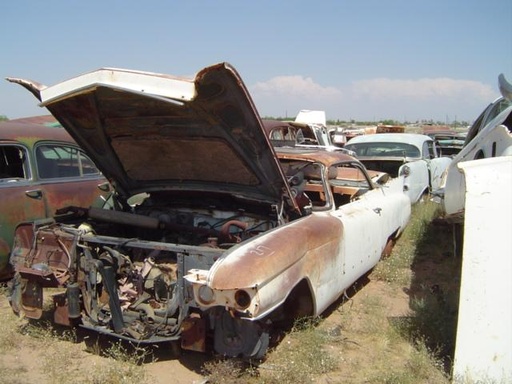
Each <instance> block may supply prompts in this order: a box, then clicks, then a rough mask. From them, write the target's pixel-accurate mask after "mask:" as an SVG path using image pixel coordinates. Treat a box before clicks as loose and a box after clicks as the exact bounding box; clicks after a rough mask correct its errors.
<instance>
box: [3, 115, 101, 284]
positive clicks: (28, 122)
mask: <svg viewBox="0 0 512 384" xmlns="http://www.w3.org/2000/svg"><path fill="white" fill-rule="evenodd" d="M55 122H56V120H55V118H54V117H53V116H37V117H34V118H23V119H17V120H9V121H5V122H2V123H0V150H3V149H6V150H7V149H13V150H15V151H18V152H19V153H20V155H18V156H22V158H20V159H19V160H18V161H19V163H14V164H11V162H14V161H16V158H13V159H6V158H4V157H3V156H4V155H3V156H2V159H0V170H1V172H0V278H2V277H4V276H9V275H10V273H11V270H10V269H9V267H8V256H9V254H10V252H11V247H12V242H13V235H14V230H15V227H16V226H17V225H18V224H20V223H22V222H25V221H33V220H37V219H43V218H48V217H52V216H54V215H55V212H56V210H57V209H58V208H61V207H65V206H85V207H88V206H89V205H91V204H92V203H93V202H94V201H95V200H96V199H97V198H98V197H99V196H100V195H101V194H102V193H103V194H104V195H106V192H102V191H100V190H99V189H98V185H99V184H101V183H106V181H107V180H106V179H105V178H104V177H103V176H102V175H101V174H97V175H91V176H84V177H67V178H55V179H40V178H39V175H38V171H37V167H38V160H37V159H36V154H35V148H36V147H37V146H38V145H39V144H40V143H46V144H49V143H52V144H54V145H65V146H72V147H73V148H78V146H77V145H76V143H75V141H74V140H73V139H72V138H71V136H70V135H69V134H68V133H67V132H66V131H65V130H64V129H63V128H61V127H58V126H54V123H55ZM2 154H5V152H2ZM21 154H23V155H21ZM14 165H15V166H16V172H17V173H9V172H14V171H12V170H11V169H13V168H12V166H14ZM9 167H10V168H9ZM19 172H23V174H21V173H19Z"/></svg>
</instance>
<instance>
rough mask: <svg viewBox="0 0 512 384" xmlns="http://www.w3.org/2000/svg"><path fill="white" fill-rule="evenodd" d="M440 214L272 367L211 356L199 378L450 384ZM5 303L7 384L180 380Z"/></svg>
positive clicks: (418, 224) (290, 342)
mask: <svg viewBox="0 0 512 384" xmlns="http://www.w3.org/2000/svg"><path fill="white" fill-rule="evenodd" d="M436 209H437V207H436V206H435V205H434V204H431V203H425V204H419V205H417V206H415V207H414V210H413V217H412V220H411V222H410V224H409V226H408V227H407V229H406V230H405V232H404V233H403V235H402V236H401V238H400V239H399V240H398V242H397V244H396V245H395V248H394V250H393V253H392V255H391V256H390V257H388V258H386V259H385V260H382V261H381V262H380V263H379V265H378V266H377V267H376V268H375V269H374V271H373V272H372V273H371V274H370V275H369V276H367V277H366V278H363V279H361V280H360V281H358V282H357V284H356V285H355V286H354V288H353V289H352V290H351V292H348V297H349V299H344V300H340V301H339V302H338V303H336V304H335V305H333V306H332V307H331V308H330V309H329V310H328V311H327V313H326V314H325V316H324V317H322V318H315V319H302V320H301V321H299V322H297V323H296V324H295V326H294V327H293V329H292V330H291V331H290V332H289V333H287V334H286V335H283V336H282V340H280V342H279V343H278V344H277V345H276V346H275V348H274V349H273V350H271V351H270V352H269V353H268V355H267V358H266V360H265V361H264V362H259V363H258V364H254V363H251V362H246V361H240V360H237V359H218V358H214V357H211V358H210V359H207V360H206V362H205V363H204V362H199V361H200V359H199V358H198V357H199V355H192V360H194V359H195V360H197V361H198V363H197V364H198V368H197V370H198V373H200V374H201V375H202V376H203V377H204V378H205V380H208V381H207V382H208V383H210V384H214V383H225V384H237V383H249V384H250V383H267V384H274V383H276V384H277V383H284V384H286V383H293V384H302V383H311V382H316V383H338V382H343V383H348V384H351V383H352V384H359V383H371V384H377V383H379V384H380V383H389V384H393V383H397V384H398V383H399V384H408V383H411V384H412V383H415V384H416V383H429V384H430V383H434V384H448V383H449V382H450V381H449V373H450V367H451V360H452V357H453V348H454V336H455V324H456V314H457V313H456V308H457V300H458V296H457V294H458V284H459V281H458V274H457V273H458V271H459V270H460V260H457V259H456V258H454V257H453V256H452V255H451V253H450V251H451V234H450V230H449V228H447V227H443V226H442V225H437V224H434V221H433V219H435V217H436V215H437V210H436ZM0 294H1V295H2V296H3V297H2V301H0V304H1V305H2V306H3V308H0V309H2V321H1V322H0V350H1V351H2V354H0V382H1V383H7V384H21V383H33V382H37V383H40V384H45V383H48V384H52V383H57V382H58V383H62V384H66V383H78V384H80V383H83V384H86V383H88V384H90V383H92V384H95V383H106V384H121V383H122V384H131V383H139V384H143V383H149V382H151V383H157V382H158V383H162V382H167V381H166V380H167V379H169V380H171V378H172V379H173V380H175V379H177V378H176V377H174V372H176V371H175V370H174V369H175V368H176V367H177V364H178V365H179V364H180V361H176V363H175V364H174V365H172V364H173V362H170V363H169V364H171V366H172V367H174V368H171V369H170V370H166V371H165V373H161V372H159V373H161V377H157V379H160V381H158V380H155V377H151V376H150V375H149V374H148V368H149V367H150V366H151V365H152V362H153V359H152V358H151V356H150V355H148V352H146V350H144V349H138V348H131V347H127V346H126V345H125V344H122V343H116V344H107V345H106V344H105V343H104V342H101V343H100V342H98V341H94V340H92V337H91V336H89V337H90V339H89V340H85V339H84V337H83V336H80V335H77V334H76V333H75V332H73V331H69V330H63V329H61V328H59V327H57V326H55V325H54V324H52V323H51V322H39V323H36V322H34V323H33V322H29V321H27V320H26V319H19V318H17V317H16V316H14V314H12V313H11V311H10V310H9V308H7V303H6V300H5V294H6V292H5V289H3V290H2V292H0ZM194 356H195V357H194ZM185 358H187V356H185ZM189 358H190V355H189ZM187 363H188V364H189V366H190V367H193V366H194V364H195V363H192V364H191V363H190V361H188V362H187ZM175 381H176V382H181V383H184V382H191V381H179V380H175ZM197 382H200V381H197Z"/></svg>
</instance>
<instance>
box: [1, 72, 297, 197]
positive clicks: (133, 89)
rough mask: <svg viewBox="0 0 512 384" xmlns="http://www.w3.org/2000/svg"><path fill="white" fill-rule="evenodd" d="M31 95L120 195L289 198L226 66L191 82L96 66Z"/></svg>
mask: <svg viewBox="0 0 512 384" xmlns="http://www.w3.org/2000/svg"><path fill="white" fill-rule="evenodd" d="M8 80H9V81H12V82H16V83H19V84H21V85H23V86H24V87H25V88H27V89H29V90H30V91H31V92H32V93H33V94H34V95H35V96H36V97H38V98H39V99H40V101H41V106H44V107H47V108H48V110H49V111H50V112H51V113H52V114H53V115H54V116H55V117H56V118H57V119H58V120H59V122H60V123H61V124H62V125H63V126H64V128H65V129H66V130H67V131H68V132H69V133H70V134H71V135H72V136H73V138H74V139H75V140H76V141H77V143H78V144H79V145H80V146H81V147H82V148H84V149H85V150H86V151H87V152H88V154H89V155H90V156H91V158H92V159H93V160H94V162H95V163H96V164H97V166H98V167H99V168H100V169H101V171H102V172H103V173H104V175H105V176H107V177H108V178H109V179H110V180H111V181H112V182H113V183H115V185H116V189H117V190H118V192H119V193H121V194H124V195H126V196H130V195H133V194H136V193H139V192H148V191H156V190H158V191H161V190H179V191H189V190H194V191H212V192H221V193H230V194H235V195H241V196H243V197H246V198H251V199H256V200H264V201H270V202H277V201H280V200H281V199H282V197H283V196H282V195H283V191H284V192H285V193H288V194H289V193H290V190H289V187H288V185H287V183H286V179H285V177H284V174H283V173H282V170H281V168H280V167H279V163H278V160H277V158H276V156H275V153H274V151H273V149H272V147H271V145H270V143H269V140H268V138H267V137H266V135H265V132H264V130H263V127H262V123H261V120H260V118H259V115H258V113H257V111H256V108H255V106H254V104H253V102H252V100H251V97H250V95H249V93H248V91H247V89H246V88H245V86H244V84H243V82H242V79H241V78H240V76H239V75H238V73H237V72H236V70H235V69H234V68H233V67H232V66H230V65H229V64H227V63H220V64H216V65H213V66H210V67H207V68H204V69H203V70H201V71H200V72H198V74H197V75H196V77H195V78H194V79H183V78H177V77H172V76H169V75H162V74H156V73H148V72H139V71H131V70H123V69H113V68H102V69H99V70H96V71H93V72H90V73H86V74H83V75H81V76H78V77H75V78H73V79H70V80H67V81H64V82H62V83H59V84H56V85H54V86H50V87H46V86H44V85H41V84H39V83H36V82H33V81H27V80H23V79H15V78H8Z"/></svg>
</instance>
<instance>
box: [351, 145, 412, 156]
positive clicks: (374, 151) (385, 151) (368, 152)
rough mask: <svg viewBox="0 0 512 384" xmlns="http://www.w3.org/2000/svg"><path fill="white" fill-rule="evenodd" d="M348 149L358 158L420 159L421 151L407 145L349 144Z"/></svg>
mask: <svg viewBox="0 0 512 384" xmlns="http://www.w3.org/2000/svg"><path fill="white" fill-rule="evenodd" d="M345 148H346V149H349V150H351V151H354V152H355V153H356V155H357V156H376V157H420V156H421V154H420V150H419V149H418V148H417V147H415V146H414V145H411V144H407V143H357V144H350V143H349V144H347V145H345Z"/></svg>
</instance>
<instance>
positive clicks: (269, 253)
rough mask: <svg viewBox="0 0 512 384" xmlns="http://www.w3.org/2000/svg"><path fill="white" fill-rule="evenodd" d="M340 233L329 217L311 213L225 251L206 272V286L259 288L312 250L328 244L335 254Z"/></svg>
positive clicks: (323, 247)
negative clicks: (229, 250) (207, 272)
mask: <svg viewBox="0 0 512 384" xmlns="http://www.w3.org/2000/svg"><path fill="white" fill-rule="evenodd" d="M342 234H343V226H342V223H341V222H340V220H338V219H336V218H334V217H332V216H331V215H329V214H321V213H314V214H311V215H309V216H307V217H305V218H302V219H299V220H296V221H293V222H291V223H289V224H286V225H283V226H280V227H278V228H276V229H274V230H272V231H269V232H267V233H265V234H263V235H262V236H258V237H256V238H253V239H251V240H250V241H247V242H245V243H242V244H241V245H240V246H239V247H236V248H235V249H233V250H232V251H231V252H227V253H226V254H225V255H223V257H222V258H221V259H219V260H218V261H217V262H216V263H215V264H214V265H213V267H212V268H211V269H210V272H209V274H208V279H207V280H208V285H209V286H210V288H212V289H233V288H242V287H258V286H262V285H264V284H267V283H268V282H269V281H271V280H272V279H275V278H276V277H278V276H279V275H280V274H281V273H282V272H283V271H285V270H286V269H288V268H289V267H290V266H291V265H293V264H295V263H298V262H299V261H300V260H301V259H303V258H304V257H306V256H308V255H312V254H315V251H316V250H318V249H323V250H324V252H325V247H326V246H327V245H329V244H330V245H331V247H332V248H333V249H332V250H331V252H332V253H333V254H334V253H336V250H337V248H338V247H339V243H340V240H341V238H342ZM335 248H336V249H335Z"/></svg>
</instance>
